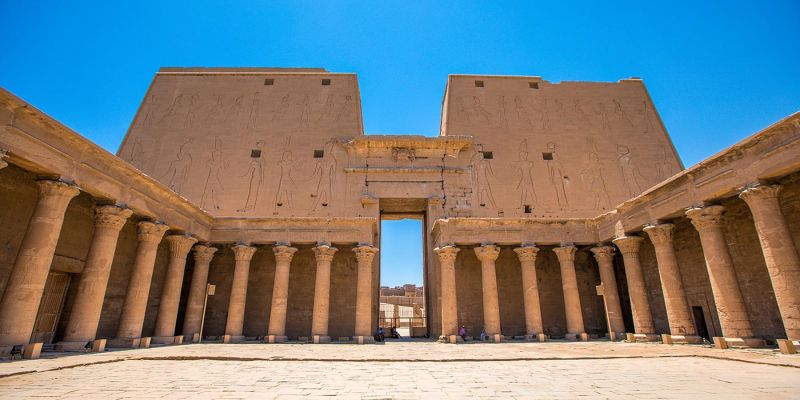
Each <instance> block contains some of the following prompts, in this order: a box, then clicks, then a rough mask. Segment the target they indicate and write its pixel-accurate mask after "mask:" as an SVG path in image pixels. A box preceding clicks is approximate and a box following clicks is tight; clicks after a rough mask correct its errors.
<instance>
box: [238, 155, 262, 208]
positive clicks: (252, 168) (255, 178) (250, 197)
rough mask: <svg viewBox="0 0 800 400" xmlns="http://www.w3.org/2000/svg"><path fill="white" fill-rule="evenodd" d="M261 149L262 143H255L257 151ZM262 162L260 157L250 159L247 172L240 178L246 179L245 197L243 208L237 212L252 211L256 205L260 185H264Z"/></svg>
mask: <svg viewBox="0 0 800 400" xmlns="http://www.w3.org/2000/svg"><path fill="white" fill-rule="evenodd" d="M263 147H264V142H262V141H258V142H256V148H257V149H258V150H262V148H263ZM259 156H260V154H259ZM262 160H263V159H262V158H261V157H250V163H249V164H248V165H247V172H245V174H244V175H242V176H241V177H242V178H247V197H246V198H245V201H244V207H242V208H240V209H238V210H236V211H238V212H247V211H251V210H254V209H255V208H256V205H257V204H258V193H259V192H260V191H261V185H263V184H264V162H263V161H262Z"/></svg>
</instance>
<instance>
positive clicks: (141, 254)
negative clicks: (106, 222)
mask: <svg viewBox="0 0 800 400" xmlns="http://www.w3.org/2000/svg"><path fill="white" fill-rule="evenodd" d="M168 229H169V227H168V226H166V225H163V224H157V223H153V222H146V221H143V222H139V244H138V247H137V249H136V259H135V260H134V262H133V268H132V270H131V277H130V280H129V281H128V291H127V292H126V294H125V302H124V303H123V304H122V313H121V314H120V317H119V326H118V327H117V340H114V342H113V343H114V344H115V345H117V346H124V347H138V339H139V338H140V337H141V335H142V325H143V324H144V314H145V311H146V310H147V296H148V295H149V294H150V283H151V281H152V280H153V267H154V266H155V261H156V253H157V252H158V244H159V243H161V238H163V237H164V233H166V232H167V230H168Z"/></svg>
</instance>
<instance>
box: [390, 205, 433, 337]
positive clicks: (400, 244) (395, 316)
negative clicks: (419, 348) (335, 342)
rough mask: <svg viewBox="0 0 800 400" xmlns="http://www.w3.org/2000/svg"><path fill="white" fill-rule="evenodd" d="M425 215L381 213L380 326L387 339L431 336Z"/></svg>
mask: <svg viewBox="0 0 800 400" xmlns="http://www.w3.org/2000/svg"><path fill="white" fill-rule="evenodd" d="M424 227H425V218H424V214H405V213H404V214H399V213H398V214H393V213H381V228H380V232H381V233H380V240H381V251H380V253H378V254H380V259H381V260H380V266H381V268H380V294H379V296H380V301H379V304H380V308H379V311H378V326H379V327H381V328H383V329H384V332H385V335H386V337H387V338H392V336H393V335H392V333H394V332H396V333H397V335H398V336H397V337H399V338H414V337H426V336H427V335H428V323H427V312H426V311H427V310H426V307H425V289H426V288H425V287H424V282H425V277H424V271H425V268H424V265H425V236H424V229H425V228H424Z"/></svg>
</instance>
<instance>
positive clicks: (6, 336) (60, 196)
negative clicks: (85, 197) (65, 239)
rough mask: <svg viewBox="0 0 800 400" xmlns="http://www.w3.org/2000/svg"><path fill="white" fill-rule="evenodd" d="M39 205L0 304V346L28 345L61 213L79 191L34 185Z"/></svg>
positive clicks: (43, 183) (45, 183) (62, 185)
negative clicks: (36, 187)
mask: <svg viewBox="0 0 800 400" xmlns="http://www.w3.org/2000/svg"><path fill="white" fill-rule="evenodd" d="M36 183H37V185H38V186H39V201H38V202H37V203H36V209H35V210H34V211H33V216H32V217H31V220H30V222H29V223H28V230H27V231H26V232H25V236H24V237H23V238H22V243H21V244H20V246H19V252H18V253H17V259H16V261H14V267H13V268H12V269H11V275H10V276H9V277H8V282H7V283H6V290H5V292H4V293H3V298H2V300H0V345H15V344H28V342H29V341H30V338H31V333H33V324H34V323H35V322H36V313H37V312H38V310H39V302H40V301H41V299H42V293H43V292H44V284H45V282H46V281H47V274H48V273H49V272H50V264H51V263H52V262H53V255H54V253H55V251H56V244H58V237H59V236H60V234H61V226H62V225H63V223H64V213H65V212H66V210H67V206H68V205H69V202H70V200H72V198H73V197H75V196H77V195H78V193H80V191H79V190H78V188H76V187H75V186H70V185H68V184H66V183H63V182H57V181H38V182H36Z"/></svg>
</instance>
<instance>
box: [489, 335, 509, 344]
mask: <svg viewBox="0 0 800 400" xmlns="http://www.w3.org/2000/svg"><path fill="white" fill-rule="evenodd" d="M505 339H506V338H505V337H504V336H503V334H501V333H495V334H494V335H489V341H490V342H492V343H501V342H504V341H505Z"/></svg>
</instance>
